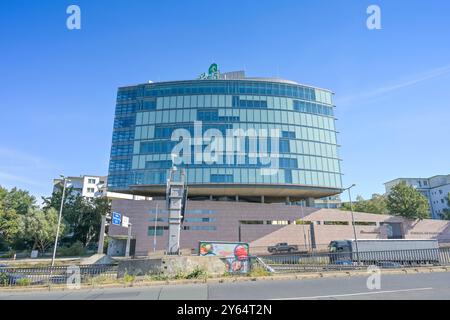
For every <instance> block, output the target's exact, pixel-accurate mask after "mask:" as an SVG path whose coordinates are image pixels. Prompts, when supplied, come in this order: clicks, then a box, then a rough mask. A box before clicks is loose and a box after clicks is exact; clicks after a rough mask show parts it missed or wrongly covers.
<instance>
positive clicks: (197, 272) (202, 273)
mask: <svg viewBox="0 0 450 320" xmlns="http://www.w3.org/2000/svg"><path fill="white" fill-rule="evenodd" d="M207 277H208V273H207V272H206V270H204V269H202V268H199V267H195V269H194V270H192V271H191V272H190V273H188V274H187V275H186V279H199V278H207Z"/></svg>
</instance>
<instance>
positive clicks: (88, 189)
mask: <svg viewBox="0 0 450 320" xmlns="http://www.w3.org/2000/svg"><path fill="white" fill-rule="evenodd" d="M67 179H68V180H69V181H70V182H68V183H67V186H70V187H71V188H72V192H73V193H74V194H77V195H81V196H83V197H86V198H96V197H101V196H103V195H106V191H107V181H108V177H106V176H91V175H82V176H78V177H76V176H71V177H67ZM62 186H63V182H62V179H61V178H60V179H53V191H54V192H55V191H56V190H58V189H60V188H61V187H62Z"/></svg>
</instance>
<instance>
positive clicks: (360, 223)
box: [355, 221, 377, 226]
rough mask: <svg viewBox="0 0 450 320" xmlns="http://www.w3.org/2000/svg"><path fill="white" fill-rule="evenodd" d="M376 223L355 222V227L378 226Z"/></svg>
mask: <svg viewBox="0 0 450 320" xmlns="http://www.w3.org/2000/svg"><path fill="white" fill-rule="evenodd" d="M376 225H377V223H376V222H366V221H355V226H376Z"/></svg>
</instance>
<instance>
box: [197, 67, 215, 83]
mask: <svg viewBox="0 0 450 320" xmlns="http://www.w3.org/2000/svg"><path fill="white" fill-rule="evenodd" d="M198 79H200V80H217V79H220V71H219V69H218V68H217V63H213V64H212V65H211V66H210V67H209V69H208V73H202V74H201V75H200V76H199V77H198Z"/></svg>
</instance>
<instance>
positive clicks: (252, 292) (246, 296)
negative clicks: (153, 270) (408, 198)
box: [0, 272, 450, 300]
mask: <svg viewBox="0 0 450 320" xmlns="http://www.w3.org/2000/svg"><path fill="white" fill-rule="evenodd" d="M5 299H6V300H11V299H12V300H17V299H39V300H67V299H68V300H114V299H119V300H127V299H133V300H134V299H139V300H271V299H272V300H279V299H281V300H284V299H289V300H309V299H314V300H316V299H325V300H328V299H333V300H352V299H358V300H360V299H369V300H376V299H380V300H385V299H386V300H391V299H393V300H397V299H399V300H415V299H444V300H450V272H443V273H422V274H404V275H392V274H391V275H381V287H380V289H379V290H378V289H376V290H369V289H368V288H367V277H363V276H354V277H339V278H321V279H308V280H258V281H245V282H234V283H221V284H194V285H166V286H150V287H131V288H108V289H93V290H65V291H35V292H26V293H25V292H0V300H5Z"/></svg>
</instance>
